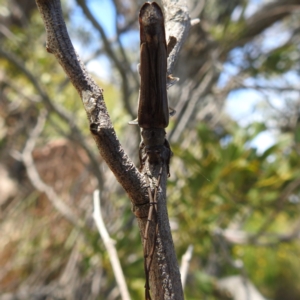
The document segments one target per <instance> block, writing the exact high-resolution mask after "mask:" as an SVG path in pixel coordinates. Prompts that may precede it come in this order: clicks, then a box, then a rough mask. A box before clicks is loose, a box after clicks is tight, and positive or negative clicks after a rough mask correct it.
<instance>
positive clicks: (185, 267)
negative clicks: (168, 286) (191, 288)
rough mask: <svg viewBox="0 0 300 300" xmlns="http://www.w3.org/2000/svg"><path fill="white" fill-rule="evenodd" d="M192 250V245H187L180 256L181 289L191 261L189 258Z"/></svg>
mask: <svg viewBox="0 0 300 300" xmlns="http://www.w3.org/2000/svg"><path fill="white" fill-rule="evenodd" d="M193 250H194V246H193V245H189V246H188V248H187V250H186V252H185V253H184V254H183V256H182V260H181V266H180V274H181V283H182V289H183V290H184V287H185V282H186V278H187V274H188V270H189V266H190V262H191V259H192V255H193Z"/></svg>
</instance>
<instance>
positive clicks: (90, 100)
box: [82, 90, 96, 113]
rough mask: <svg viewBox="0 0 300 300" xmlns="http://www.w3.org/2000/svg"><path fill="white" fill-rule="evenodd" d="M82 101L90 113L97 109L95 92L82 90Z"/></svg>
mask: <svg viewBox="0 0 300 300" xmlns="http://www.w3.org/2000/svg"><path fill="white" fill-rule="evenodd" d="M82 101H83V104H84V107H85V109H86V111H87V112H88V113H91V112H92V111H93V110H94V109H95V107H96V98H94V95H93V92H91V91H89V90H86V91H82Z"/></svg>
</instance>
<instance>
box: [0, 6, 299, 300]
mask: <svg viewBox="0 0 300 300" xmlns="http://www.w3.org/2000/svg"><path fill="white" fill-rule="evenodd" d="M187 2H188V6H189V9H190V16H191V18H192V19H193V18H200V20H201V21H200V23H198V24H196V25H194V26H192V28H191V30H190V33H189V36H188V39H187V41H186V43H185V45H184V47H183V49H182V51H181V54H180V57H179V60H178V63H177V65H176V68H175V71H174V74H173V75H174V76H176V77H179V78H180V81H179V82H178V84H176V85H175V86H173V87H172V88H170V90H169V93H168V94H169V102H170V106H172V107H173V108H175V110H176V111H177V113H176V115H175V116H174V117H172V118H171V122H170V126H169V127H168V129H167V134H168V139H169V141H170V144H171V148H172V150H173V152H174V156H173V158H172V161H171V167H170V171H171V177H170V178H169V180H168V209H169V216H170V220H171V226H172V230H173V238H174V243H175V248H176V251H177V255H178V259H179V262H181V259H182V256H183V255H184V253H185V252H186V250H187V248H188V247H189V245H192V246H193V249H194V251H193V255H192V259H191V262H190V266H189V270H188V275H187V278H186V287H185V295H186V299H188V300H192V299H206V300H213V299H239V300H243V299H252V300H254V299H273V300H279V299H285V300H296V299H300V272H299V270H300V260H299V257H300V243H299V237H300V234H299V229H300V217H299V209H300V206H299V201H300V198H299V196H300V176H299V175H300V160H299V152H300V118H299V117H300V94H299V91H300V85H299V79H300V78H299V77H300V73H299V70H300V68H299V53H300V52H299V41H300V18H299V14H300V1H299V0H274V1H263V0H230V1H222V0H211V1H205V0H188V1H187ZM142 3H143V1H133V0H122V1H120V0H99V1H96V0H76V1H75V0H69V1H62V6H63V12H64V14H65V20H66V23H67V27H68V31H69V34H70V36H71V40H72V42H73V44H74V46H75V48H76V51H77V52H78V53H79V55H80V57H81V59H82V60H83V61H84V63H85V65H86V66H87V69H88V70H89V72H91V73H92V74H93V77H94V79H95V80H96V81H97V83H98V84H99V85H100V86H101V87H102V88H104V97H105V102H106V103H107V106H108V110H109V113H110V116H111V118H112V121H113V124H114V126H115V129H116V132H117V135H118V138H119V139H120V141H121V143H122V145H123V147H124V149H125V151H126V152H127V153H128V155H129V156H130V157H131V159H132V160H133V161H134V162H135V163H136V165H139V162H138V146H139V142H140V137H139V132H138V128H137V127H135V126H129V125H128V121H130V120H133V119H134V118H136V112H137V99H138V89H139V76H138V73H137V71H136V69H137V64H138V63H139V32H138V22H137V16H138V11H139V8H140V7H141V5H142ZM45 41H46V34H45V29H44V26H43V23H42V20H41V16H40V15H39V13H38V11H37V7H36V4H35V2H34V0H26V1H24V0H0V299H2V300H4V299H5V300H8V299H107V300H113V299H120V294H119V290H118V287H117V285H116V281H115V277H114V274H113V272H112V268H111V265H110V262H109V257H108V254H107V252H106V251H105V247H104V244H103V242H102V240H101V238H100V237H99V233H98V232H97V230H96V228H95V225H94V221H93V218H92V211H93V203H92V195H93V191H94V190H95V189H96V188H99V189H100V191H101V205H102V209H103V215H104V220H105V224H106V226H107V230H108V232H109V233H110V235H111V237H112V238H113V239H114V240H115V241H116V248H117V251H118V255H119V258H120V260H121V264H122V268H123V271H124V274H125V277H126V280H127V284H128V288H129V291H130V294H131V297H132V299H142V298H143V289H144V271H143V254H142V246H141V240H140V236H139V231H138V227H137V224H136V221H135V218H134V216H133V214H132V213H131V207H130V201H129V199H128V197H127V195H126V194H125V193H124V191H123V189H122V188H121V186H120V185H119V184H118V183H117V182H116V180H115V179H114V176H113V175H112V173H111V172H110V170H109V169H108V168H107V166H106V164H105V163H104V162H103V161H102V159H101V157H100V156H99V154H98V151H97V149H96V146H95V143H94V141H93V139H92V137H91V134H90V133H89V126H88V122H87V118H86V114H85V112H84V109H83V106H82V104H81V101H80V97H79V95H78V94H77V92H76V91H75V89H74V88H73V86H72V85H71V84H70V82H69V80H68V78H66V75H65V73H64V72H63V70H62V68H61V67H60V65H59V64H58V63H57V61H56V60H55V58H54V56H52V55H51V54H49V53H48V52H47V51H46V49H45ZM238 293H240V294H238Z"/></svg>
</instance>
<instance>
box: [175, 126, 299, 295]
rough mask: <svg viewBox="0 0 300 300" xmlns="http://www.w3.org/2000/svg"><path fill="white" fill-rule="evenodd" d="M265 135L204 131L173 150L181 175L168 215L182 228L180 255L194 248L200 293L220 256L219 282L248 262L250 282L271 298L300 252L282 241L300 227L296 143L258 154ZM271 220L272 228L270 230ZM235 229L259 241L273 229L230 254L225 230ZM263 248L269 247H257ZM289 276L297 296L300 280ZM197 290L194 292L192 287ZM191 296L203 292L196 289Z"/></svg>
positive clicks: (249, 130) (250, 130) (253, 130)
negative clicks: (236, 263)
mask: <svg viewBox="0 0 300 300" xmlns="http://www.w3.org/2000/svg"><path fill="white" fill-rule="evenodd" d="M265 129H266V127H265V125H264V124H263V123H253V124H251V125H249V126H248V127H246V128H241V127H239V126H238V125H237V124H236V123H234V122H230V123H229V124H227V126H226V127H225V128H222V130H218V131H216V130H211V129H209V128H208V127H207V126H206V125H205V124H200V125H199V126H198V128H197V138H196V139H194V140H193V143H190V144H189V145H186V144H184V143H183V144H180V145H177V146H173V151H174V153H175V155H174V156H175V157H174V165H179V166H181V167H180V168H179V169H175V170H174V168H172V170H173V174H172V177H171V183H170V190H169V199H170V204H169V208H170V211H171V216H173V217H174V218H175V219H176V221H177V222H178V225H179V229H178V232H175V240H176V245H177V249H178V252H179V253H180V255H181V254H183V253H184V251H185V250H186V248H187V247H188V245H189V244H193V245H194V249H195V250H194V252H195V254H194V255H195V256H194V259H193V262H192V263H191V272H192V273H193V272H196V273H195V274H194V273H193V274H194V276H195V280H197V281H199V280H200V282H199V283H198V284H197V286H198V287H199V286H202V285H203V284H204V286H205V282H206V280H204V279H203V280H202V279H201V278H200V279H199V278H198V277H197V275H196V274H197V271H196V270H199V269H203V268H205V266H206V265H207V263H208V262H209V257H210V255H211V254H212V252H215V251H216V252H217V253H216V255H217V256H218V263H217V265H218V266H219V267H218V269H219V272H218V277H219V276H221V277H222V276H225V275H229V274H234V273H236V272H237V271H238V270H234V269H232V267H231V265H230V264H229V263H228V259H241V260H242V261H243V262H244V263H245V269H246V270H247V274H248V276H249V278H251V279H253V280H254V282H255V284H257V285H258V286H259V287H262V288H263V289H264V290H265V292H266V294H268V295H269V296H270V297H271V298H272V297H274V289H273V287H274V282H275V281H278V280H280V278H281V276H282V274H283V273H285V272H287V268H286V264H285V263H284V261H285V259H290V261H292V260H293V259H292V256H290V251H291V252H292V251H296V252H299V251H300V245H299V243H297V242H294V243H292V244H290V245H289V246H286V245H281V244H280V243H279V241H278V238H279V236H280V235H281V234H284V233H286V232H289V231H290V229H291V228H293V226H295V224H296V221H297V218H298V217H297V215H298V208H297V203H293V202H290V201H289V197H290V196H291V194H295V195H299V188H298V187H296V188H295V189H294V190H292V191H290V193H288V194H285V190H289V184H291V182H293V181H295V180H296V179H297V178H298V177H299V162H297V163H296V161H295V157H297V156H298V155H297V153H296V152H295V150H294V149H293V147H292V136H291V135H290V136H289V137H288V138H285V139H283V140H282V141H279V142H277V143H276V144H275V145H273V146H271V147H270V148H268V149H267V150H265V151H264V152H263V153H258V152H257V151H256V149H254V148H252V147H251V141H252V140H253V139H255V137H256V136H257V135H258V134H260V133H261V132H263V131H264V130H265ZM287 149H289V151H287ZM183 166H184V167H183ZM283 207H284V209H283ZM266 220H269V221H268V222H269V223H268V224H267V225H266V224H265V222H266ZM234 224H238V226H239V228H238V229H239V230H243V231H244V232H246V233H247V234H249V236H253V237H255V235H256V234H257V233H258V232H260V230H261V229H262V228H264V227H265V226H267V228H266V230H265V231H264V233H263V235H262V236H261V237H260V238H258V239H256V240H255V241H256V242H254V241H253V244H251V242H249V243H250V244H249V245H244V246H243V245H236V246H231V245H230V244H228V245H227V243H226V242H225V244H224V241H223V242H222V241H221V242H220V238H218V237H217V234H216V233H217V232H218V230H220V229H227V228H231V227H234V226H235V225H234ZM256 243H264V244H266V246H265V247H257V246H256ZM222 244H223V246H222ZM269 244H270V245H278V247H275V248H274V247H270V246H267V245H269ZM224 245H225V246H224ZM224 247H226V248H227V250H226V251H228V252H227V253H225V252H226V251H225V252H224V249H223V248H224ZM286 263H287V262H286ZM289 266H290V268H291V273H293V272H297V271H296V270H298V269H299V265H298V263H296V262H295V264H294V265H292V264H289ZM285 276H288V278H289V279H287V280H289V284H291V285H292V286H293V288H294V289H297V286H298V284H297V282H298V279H297V278H298V277H295V278H293V277H292V276H291V275H289V274H286V275H285ZM197 278H198V279H197ZM292 278H293V279H292ZM190 284H191V285H193V284H192V281H191V282H190ZM187 290H188V291H190V290H193V292H196V289H195V288H192V289H189V288H187ZM200 290H201V289H200ZM204 294H207V293H205V292H204ZM190 295H191V298H189V297H190V296H188V298H187V299H193V297H192V295H194V294H193V293H191V294H190ZM199 295H200V294H199Z"/></svg>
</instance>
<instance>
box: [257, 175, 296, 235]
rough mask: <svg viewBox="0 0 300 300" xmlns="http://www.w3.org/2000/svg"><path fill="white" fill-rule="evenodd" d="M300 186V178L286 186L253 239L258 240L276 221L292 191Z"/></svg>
mask: <svg viewBox="0 0 300 300" xmlns="http://www.w3.org/2000/svg"><path fill="white" fill-rule="evenodd" d="M299 186H300V178H298V179H296V180H294V181H292V182H291V183H289V184H288V185H287V186H286V188H285V189H284V190H283V191H282V193H281V195H280V196H279V198H278V199H277V201H276V203H275V208H274V210H273V212H272V213H271V215H270V216H269V217H268V218H266V219H265V222H264V223H263V225H262V226H261V227H260V229H259V230H258V231H257V233H256V234H255V235H254V236H253V237H252V240H253V241H255V240H257V239H258V238H259V237H260V236H261V235H262V234H263V233H264V232H266V230H267V229H268V228H269V227H270V226H271V225H272V224H273V223H274V221H275V219H276V217H277V215H278V214H279V213H280V212H281V211H282V210H283V209H284V204H285V203H286V201H287V200H288V197H289V196H290V195H291V193H292V192H293V191H294V190H295V189H296V188H298V187H299Z"/></svg>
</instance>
